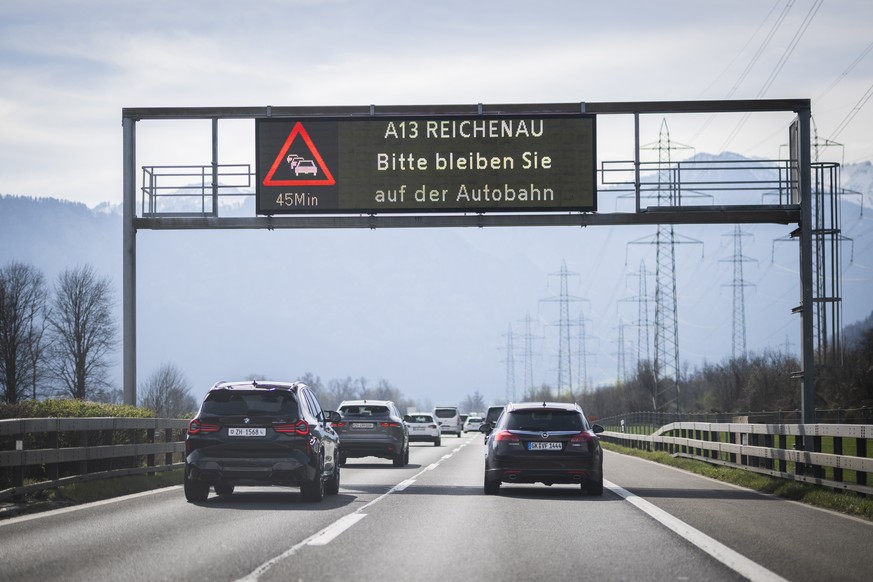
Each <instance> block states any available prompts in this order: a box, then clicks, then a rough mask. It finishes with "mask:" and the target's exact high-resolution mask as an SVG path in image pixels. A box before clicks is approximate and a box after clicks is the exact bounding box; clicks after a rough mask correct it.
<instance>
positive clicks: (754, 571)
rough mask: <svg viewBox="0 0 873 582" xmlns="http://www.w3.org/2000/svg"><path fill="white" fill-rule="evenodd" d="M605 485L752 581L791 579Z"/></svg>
mask: <svg viewBox="0 0 873 582" xmlns="http://www.w3.org/2000/svg"><path fill="white" fill-rule="evenodd" d="M603 485H604V486H605V487H606V488H607V489H609V490H610V491H612V492H613V493H615V494H616V495H618V496H619V497H621V498H622V499H624V500H625V501H627V502H629V503H630V504H631V505H633V506H634V507H636V508H637V509H639V510H641V511H643V512H644V513H646V514H647V515H649V516H650V517H652V518H653V519H655V520H656V521H658V522H659V523H661V524H662V525H664V526H665V527H666V528H667V529H670V530H672V531H673V532H675V533H677V534H679V535H680V536H681V537H682V538H683V539H685V540H687V541H689V542H690V543H692V544H694V545H695V546H697V547H698V548H700V549H701V550H703V551H704V552H706V553H707V554H709V555H710V556H712V557H713V558H715V559H716V560H718V561H719V562H721V563H722V564H724V565H725V566H727V567H728V568H730V569H731V570H733V571H734V572H737V573H738V574H740V575H741V576H745V577H746V578H748V579H749V580H752V582H780V581H782V582H787V580H786V579H785V578H782V577H781V576H779V575H777V574H775V573H774V572H771V571H770V570H768V569H767V568H765V567H764V566H761V565H760V564H758V563H757V562H753V561H752V560H750V559H748V558H747V557H745V556H743V555H742V554H740V553H739V552H737V551H735V550H732V549H731V548H729V547H727V546H726V545H724V544H723V543H721V542H719V541H717V540H714V539H713V538H711V537H709V536H708V535H706V534H705V533H703V532H702V531H700V530H698V529H695V528H693V527H691V526H690V525H688V524H687V523H685V522H684V521H682V520H680V519H678V518H676V517H674V516H672V515H670V514H669V513H667V512H666V511H664V510H663V509H661V508H659V507H657V506H656V505H653V504H652V503H649V502H648V501H646V500H645V499H642V498H641V497H637V496H636V495H634V494H633V493H631V492H630V491H628V490H626V489H623V488H621V487H619V486H618V485H616V484H615V483H612V482H610V481H607V480H605V479H604V480H603Z"/></svg>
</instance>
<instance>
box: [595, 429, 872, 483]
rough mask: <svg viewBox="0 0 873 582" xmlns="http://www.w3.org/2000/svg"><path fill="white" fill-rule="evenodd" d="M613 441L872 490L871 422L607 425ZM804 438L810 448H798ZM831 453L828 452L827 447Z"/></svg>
mask: <svg viewBox="0 0 873 582" xmlns="http://www.w3.org/2000/svg"><path fill="white" fill-rule="evenodd" d="M600 437H601V438H602V439H603V440H604V441H606V442H609V443H614V444H617V445H621V446H625V447H630V448H642V449H646V450H649V451H652V450H655V451H665V452H667V453H669V454H672V455H673V456H677V457H688V458H691V459H697V460H700V461H704V462H707V463H712V464H718V465H725V466H729V467H735V468H739V469H744V470H748V471H754V472H756V473H763V474H766V475H770V476H773V477H779V478H782V479H791V480H794V481H803V482H805V483H813V484H815V485H820V486H823V487H830V488H834V489H842V490H851V491H854V492H857V493H862V494H864V495H873V487H870V486H868V478H867V475H868V473H871V472H873V459H871V458H869V457H868V456H867V455H868V441H870V440H871V439H873V425H869V424H863V425H862V424H745V423H708V422H674V423H671V424H668V425H665V426H663V427H661V428H659V429H658V430H656V431H655V432H654V433H652V434H648V435H647V434H632V433H630V432H618V431H613V430H607V431H604V432H603V433H601V434H600ZM801 442H805V443H806V447H807V450H799V449H798V446H799V444H800V443H801ZM828 450H829V451H832V452H825V451H828Z"/></svg>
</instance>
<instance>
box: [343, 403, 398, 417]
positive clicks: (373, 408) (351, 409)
mask: <svg viewBox="0 0 873 582" xmlns="http://www.w3.org/2000/svg"><path fill="white" fill-rule="evenodd" d="M340 413H341V414H342V415H343V416H387V415H388V407H387V406H378V405H370V404H361V405H357V404H356V405H349V406H342V407H340Z"/></svg>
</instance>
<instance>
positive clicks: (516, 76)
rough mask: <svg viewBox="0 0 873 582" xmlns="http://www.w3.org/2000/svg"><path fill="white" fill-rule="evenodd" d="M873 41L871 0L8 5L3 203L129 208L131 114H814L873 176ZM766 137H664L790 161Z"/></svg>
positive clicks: (747, 132)
mask: <svg viewBox="0 0 873 582" xmlns="http://www.w3.org/2000/svg"><path fill="white" fill-rule="evenodd" d="M871 25H873V3H871V2H869V0H846V1H840V2H837V1H833V0H831V1H828V2H820V1H817V0H815V1H814V0H796V1H794V2H788V1H785V0H779V1H773V0H736V1H733V2H701V1H699V0H690V1H673V2H651V1H648V0H646V1H624V0H616V1H613V2H608V3H607V2H587V1H580V0H567V1H545V2H539V3H531V2H530V1H528V0H525V1H515V0H500V1H494V2H491V1H488V2H478V1H475V0H472V1H471V0H464V1H456V0H443V1H441V2H401V1H392V0H379V1H367V0H348V1H346V0H298V1H288V0H285V1H279V0H272V1H260V0H254V1H252V2H244V3H243V2H236V1H228V0H210V1H208V2H205V1H193V2H188V1H186V2H179V1H178V0H173V1H163V0H153V1H149V2H124V1H102V2H101V1H93V0H77V1H69V0H58V1H50V0H27V1H26V2H25V1H11V2H3V3H0V79H2V83H0V193H3V194H15V195H23V196H53V197H58V198H64V199H70V200H76V201H81V202H84V203H86V204H87V205H89V206H94V205H96V204H98V203H100V202H105V201H109V202H115V203H120V202H121V135H122V134H121V123H120V122H121V110H122V108H123V107H163V106H265V105H289V106H293V105H301V106H304V105H305V106H319V105H369V104H376V105H393V104H413V105H415V104H431V103H435V104H447V103H470V104H475V103H549V102H577V101H588V102H599V101H659V100H685V99H692V100H695V99H726V98H734V99H754V98H810V99H812V100H813V107H812V110H813V116H814V121H815V127H816V129H817V131H818V135H819V137H820V138H822V139H833V140H834V141H837V142H839V143H841V144H844V146H845V148H844V150H843V149H840V153H839V156H840V157H841V158H843V159H839V160H837V161H845V162H847V163H848V162H856V161H862V160H869V159H871V158H873V135H871V132H870V131H869V128H870V127H873V104H870V103H868V100H869V99H870V97H871V91H873V54H870V52H869V51H870V48H871V41H873V32H871V30H873V28H871ZM761 125H762V124H757V123H749V124H746V125H744V126H743V127H742V128H741V130H740V131H739V132H738V133H737V135H736V136H734V137H731V134H732V132H734V130H735V129H736V125H732V124H728V125H725V126H723V127H716V126H711V127H708V128H707V131H702V132H701V130H700V127H699V126H698V127H697V128H696V130H695V127H694V126H690V127H688V128H687V129H686V128H685V127H679V126H677V127H676V128H671V129H672V138H673V139H674V140H675V141H678V142H682V143H686V144H689V143H690V144H691V145H693V146H694V147H695V148H696V151H698V152H701V151H706V152H709V153H718V152H719V151H721V149H722V148H723V149H727V150H730V151H735V152H737V153H740V154H743V155H760V156H764V157H770V158H773V157H777V152H774V151H772V147H770V148H769V149H770V150H771V151H762V148H763V146H762V145H761V144H762V143H763V141H762V140H767V139H770V138H771V135H770V134H772V133H773V131H774V129H773V128H772V127H760V126H761ZM764 125H766V124H764ZM782 125H783V124H782V123H780V124H779V125H778V126H776V131H780V132H781V131H783V130H782ZM172 130H173V128H169V129H168V131H169V132H172ZM179 131H180V132H181V131H184V126H180V129H179ZM699 132H700V133H699ZM654 139H657V137H655V138H654ZM779 139H782V134H781V133H780V136H779ZM782 141H784V140H782ZM246 145H250V144H246ZM177 163H198V164H199V163H208V160H195V161H192V160H179V161H178V162H177Z"/></svg>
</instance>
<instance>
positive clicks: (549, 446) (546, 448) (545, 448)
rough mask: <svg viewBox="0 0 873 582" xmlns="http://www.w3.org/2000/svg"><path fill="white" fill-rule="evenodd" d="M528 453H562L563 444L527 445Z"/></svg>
mask: <svg viewBox="0 0 873 582" xmlns="http://www.w3.org/2000/svg"><path fill="white" fill-rule="evenodd" d="M527 450H529V451H562V450H564V445H563V443H538V442H537V443H527Z"/></svg>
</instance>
